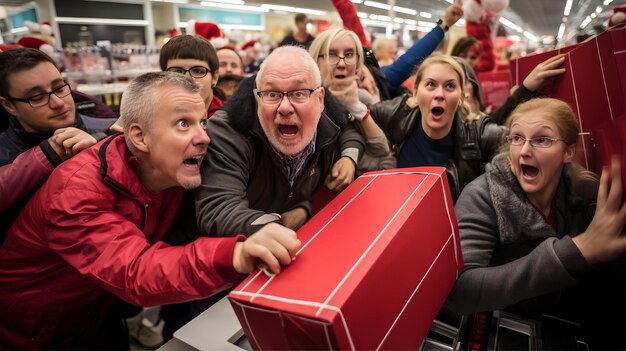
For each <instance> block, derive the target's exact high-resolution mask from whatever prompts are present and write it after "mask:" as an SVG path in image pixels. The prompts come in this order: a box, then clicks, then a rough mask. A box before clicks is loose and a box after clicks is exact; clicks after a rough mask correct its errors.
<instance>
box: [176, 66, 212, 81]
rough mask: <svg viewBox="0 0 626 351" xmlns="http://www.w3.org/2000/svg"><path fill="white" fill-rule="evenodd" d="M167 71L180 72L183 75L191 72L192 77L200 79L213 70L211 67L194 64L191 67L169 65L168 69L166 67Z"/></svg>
mask: <svg viewBox="0 0 626 351" xmlns="http://www.w3.org/2000/svg"><path fill="white" fill-rule="evenodd" d="M166 71H168V72H174V73H180V74H183V75H184V74H186V73H187V72H189V75H190V76H191V77H192V78H198V79H200V78H204V77H206V75H207V74H209V72H211V70H210V69H208V68H206V67H203V66H193V67H191V68H190V69H184V68H182V67H169V68H168V69H166Z"/></svg>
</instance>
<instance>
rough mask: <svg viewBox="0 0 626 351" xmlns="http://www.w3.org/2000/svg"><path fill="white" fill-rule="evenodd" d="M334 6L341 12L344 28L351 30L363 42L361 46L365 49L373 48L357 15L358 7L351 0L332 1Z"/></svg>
mask: <svg viewBox="0 0 626 351" xmlns="http://www.w3.org/2000/svg"><path fill="white" fill-rule="evenodd" d="M332 1H333V5H334V6H335V8H336V9H337V12H339V16H340V17H341V20H342V21H343V26H344V27H345V28H346V29H349V30H351V31H353V32H354V33H356V35H357V36H358V37H359V39H360V40H361V45H363V46H364V47H367V48H369V47H371V43H370V41H369V40H368V39H367V36H366V35H365V30H363V25H362V24H361V19H360V18H359V16H357V14H356V6H354V4H353V3H352V2H351V1H350V0H332Z"/></svg>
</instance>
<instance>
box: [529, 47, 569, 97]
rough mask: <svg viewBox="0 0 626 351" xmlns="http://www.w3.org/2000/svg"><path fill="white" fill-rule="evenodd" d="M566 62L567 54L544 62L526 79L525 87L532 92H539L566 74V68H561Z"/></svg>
mask: <svg viewBox="0 0 626 351" xmlns="http://www.w3.org/2000/svg"><path fill="white" fill-rule="evenodd" d="M564 62H565V54H560V55H556V56H553V57H550V58H549V59H547V60H545V61H543V62H542V63H540V64H538V65H537V66H535V68H534V69H533V70H532V71H531V72H530V73H529V74H528V76H526V78H525V79H524V83H523V84H524V86H525V87H526V89H528V90H530V91H537V90H538V89H539V88H541V87H542V86H543V85H544V84H546V82H547V81H549V80H550V79H551V78H553V77H556V76H558V75H561V74H563V73H565V68H563V67H561V66H562V65H563V63H564Z"/></svg>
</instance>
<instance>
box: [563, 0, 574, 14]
mask: <svg viewBox="0 0 626 351" xmlns="http://www.w3.org/2000/svg"><path fill="white" fill-rule="evenodd" d="M572 2H574V0H567V3H566V4H565V10H563V16H569V13H570V11H571V10H572Z"/></svg>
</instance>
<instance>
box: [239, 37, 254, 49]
mask: <svg viewBox="0 0 626 351" xmlns="http://www.w3.org/2000/svg"><path fill="white" fill-rule="evenodd" d="M255 45H256V40H254V39H253V40H248V41H247V42H245V43H243V45H241V50H245V49H247V48H251V47H254V46H255Z"/></svg>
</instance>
